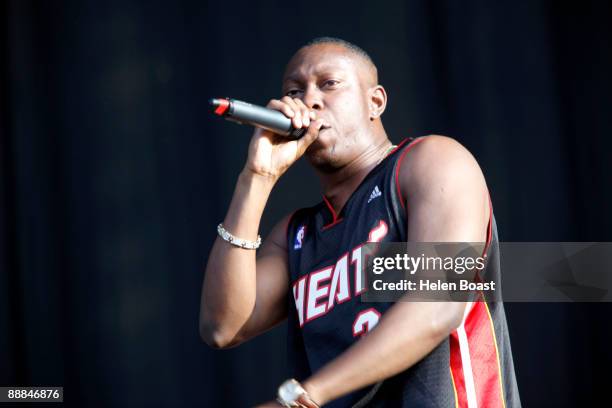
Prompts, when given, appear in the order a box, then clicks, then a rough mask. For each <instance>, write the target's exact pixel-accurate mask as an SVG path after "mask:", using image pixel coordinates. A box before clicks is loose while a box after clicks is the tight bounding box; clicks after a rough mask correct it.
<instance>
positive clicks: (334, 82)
mask: <svg viewBox="0 0 612 408" xmlns="http://www.w3.org/2000/svg"><path fill="white" fill-rule="evenodd" d="M334 85H338V81H336V80H335V79H328V80H327V81H325V82H323V86H334Z"/></svg>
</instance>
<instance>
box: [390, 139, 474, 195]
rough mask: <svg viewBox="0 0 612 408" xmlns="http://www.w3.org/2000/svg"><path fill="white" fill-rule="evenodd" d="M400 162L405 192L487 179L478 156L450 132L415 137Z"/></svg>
mask: <svg viewBox="0 0 612 408" xmlns="http://www.w3.org/2000/svg"><path fill="white" fill-rule="evenodd" d="M398 166H399V169H398V173H397V176H398V183H399V185H400V186H401V190H402V193H403V195H406V194H410V193H412V194H419V193H421V192H424V191H426V190H429V189H432V188H453V187H454V188H461V187H462V186H464V185H471V184H473V183H478V184H480V183H482V182H484V178H483V176H482V171H481V170H480V166H479V165H478V162H477V161H476V159H475V158H474V156H472V154H471V153H470V152H469V150H468V149H467V148H466V147H464V146H463V145H462V144H461V143H459V142H458V141H457V140H455V139H453V138H452V137H448V136H442V135H428V136H423V137H419V138H417V139H415V140H414V141H412V142H411V143H410V144H408V145H407V147H406V148H405V149H404V151H403V152H402V155H401V156H400V161H399V162H398Z"/></svg>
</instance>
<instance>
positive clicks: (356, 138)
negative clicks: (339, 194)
mask: <svg viewBox="0 0 612 408" xmlns="http://www.w3.org/2000/svg"><path fill="white" fill-rule="evenodd" d="M283 95H286V96H290V97H292V98H299V99H301V100H302V101H303V102H304V104H305V105H306V106H308V107H309V108H310V109H312V110H314V111H315V112H316V113H317V118H322V119H323V120H324V121H325V122H326V125H328V128H327V129H322V130H321V132H320V133H319V138H318V139H317V140H316V141H315V142H314V143H313V144H312V145H311V146H310V147H309V148H308V150H307V152H306V155H307V157H308V159H309V160H310V161H311V163H312V164H313V165H315V166H316V167H317V168H319V169H320V170H323V171H333V170H334V169H337V168H340V167H342V166H344V165H346V164H348V163H350V162H351V161H352V160H354V159H355V158H357V157H359V155H360V154H362V153H363V152H364V151H365V149H367V148H368V147H371V146H372V145H373V144H374V143H376V142H377V141H378V139H380V138H386V135H385V133H384V129H383V127H382V123H381V121H380V115H382V113H383V111H384V110H385V106H386V102H387V95H386V92H385V90H384V88H383V87H382V86H380V85H378V73H377V69H376V66H375V65H374V63H373V62H372V59H371V58H370V56H369V55H368V54H367V53H366V52H365V51H363V50H362V49H361V48H359V47H357V46H356V45H354V44H351V43H349V42H347V41H344V40H340V39H337V38H330V37H322V38H317V39H315V40H312V41H311V42H309V43H308V44H306V45H305V46H303V47H302V48H300V49H299V50H298V51H297V52H296V53H295V55H294V56H293V57H292V58H291V60H289V63H288V64H287V68H286V69H285V74H284V76H283Z"/></svg>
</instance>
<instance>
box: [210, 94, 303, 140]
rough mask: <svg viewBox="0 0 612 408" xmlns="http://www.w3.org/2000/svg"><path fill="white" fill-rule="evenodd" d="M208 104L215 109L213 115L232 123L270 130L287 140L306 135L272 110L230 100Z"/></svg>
mask: <svg viewBox="0 0 612 408" xmlns="http://www.w3.org/2000/svg"><path fill="white" fill-rule="evenodd" d="M208 103H209V104H210V105H211V106H212V107H214V108H215V109H214V111H213V112H214V113H215V115H218V116H221V117H223V118H225V119H227V120H231V121H233V122H237V123H240V124H246V125H251V126H256V127H259V128H262V129H266V130H270V131H272V132H274V133H276V134H279V135H281V136H285V137H287V138H289V139H299V138H300V137H302V136H304V134H305V133H306V129H305V128H301V129H296V128H294V127H293V125H292V124H291V119H289V118H288V117H286V116H285V115H283V114H282V113H281V112H279V111H276V110H273V109H268V108H264V107H263V106H257V105H253V104H250V103H247V102H243V101H239V100H237V99H230V98H213V99H210V100H209V101H208Z"/></svg>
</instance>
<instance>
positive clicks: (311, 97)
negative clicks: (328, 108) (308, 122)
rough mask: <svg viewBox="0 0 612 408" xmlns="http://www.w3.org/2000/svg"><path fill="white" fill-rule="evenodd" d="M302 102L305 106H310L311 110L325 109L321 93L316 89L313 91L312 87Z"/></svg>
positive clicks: (306, 91) (306, 92)
mask: <svg viewBox="0 0 612 408" xmlns="http://www.w3.org/2000/svg"><path fill="white" fill-rule="evenodd" d="M302 102H304V105H306V106H308V107H309V108H310V109H313V110H321V109H323V99H322V98H321V93H320V92H319V91H318V90H317V89H316V88H315V89H313V87H312V86H310V87H308V88H307V89H306V90H305V91H304V97H303V99H302Z"/></svg>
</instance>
